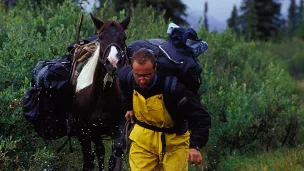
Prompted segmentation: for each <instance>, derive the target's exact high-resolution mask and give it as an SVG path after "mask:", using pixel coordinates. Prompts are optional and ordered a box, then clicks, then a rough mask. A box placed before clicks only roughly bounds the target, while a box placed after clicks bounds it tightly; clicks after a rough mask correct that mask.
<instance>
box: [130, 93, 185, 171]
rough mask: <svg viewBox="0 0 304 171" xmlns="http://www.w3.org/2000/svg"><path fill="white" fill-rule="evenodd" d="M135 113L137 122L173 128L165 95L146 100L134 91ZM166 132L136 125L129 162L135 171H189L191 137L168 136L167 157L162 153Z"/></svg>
mask: <svg viewBox="0 0 304 171" xmlns="http://www.w3.org/2000/svg"><path fill="white" fill-rule="evenodd" d="M133 111H134V115H135V117H136V119H137V120H138V121H140V122H144V123H147V124H149V125H153V126H156V127H159V128H171V127H172V126H173V121H172V119H171V117H170V115H169V113H168V111H167V110H166V108H165V105H164V101H163V95H162V94H158V95H155V96H152V97H149V98H147V99H145V98H144V97H143V96H142V95H141V94H139V93H138V92H137V91H136V90H134V91H133ZM161 135H162V132H156V131H153V130H151V129H147V128H144V127H141V126H139V125H138V124H135V125H134V128H133V130H132V132H131V134H130V136H129V138H130V140H131V141H132V143H131V147H130V154H129V162H130V167H131V170H132V171H152V170H164V171H179V170H188V162H187V161H186V157H187V153H188V150H189V139H190V133H189V131H187V132H186V133H184V134H182V135H176V134H175V133H173V134H167V133H164V137H165V142H166V147H165V148H166V153H165V154H164V155H163V153H162V149H163V147H162V140H161Z"/></svg>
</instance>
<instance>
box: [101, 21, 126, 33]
mask: <svg viewBox="0 0 304 171" xmlns="http://www.w3.org/2000/svg"><path fill="white" fill-rule="evenodd" d="M111 25H114V26H117V27H119V28H120V29H121V30H124V29H123V28H122V26H121V25H120V24H119V23H118V22H116V21H106V22H104V24H103V25H102V26H101V28H100V29H99V31H98V34H100V33H101V32H103V31H104V30H105V29H106V28H108V27H109V26H111Z"/></svg>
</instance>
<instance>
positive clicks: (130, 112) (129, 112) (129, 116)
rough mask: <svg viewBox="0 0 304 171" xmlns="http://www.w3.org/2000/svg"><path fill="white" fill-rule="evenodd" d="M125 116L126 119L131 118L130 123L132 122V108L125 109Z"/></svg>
mask: <svg viewBox="0 0 304 171" xmlns="http://www.w3.org/2000/svg"><path fill="white" fill-rule="evenodd" d="M125 117H126V119H127V120H131V123H132V124H133V123H134V120H133V110H129V111H127V113H126V115H125Z"/></svg>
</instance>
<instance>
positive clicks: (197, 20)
mask: <svg viewBox="0 0 304 171" xmlns="http://www.w3.org/2000/svg"><path fill="white" fill-rule="evenodd" d="M207 17H208V24H209V30H210V31H212V30H216V31H221V30H222V29H225V28H226V27H227V23H226V21H221V20H219V19H217V18H215V17H213V16H211V15H208V14H207ZM203 19H204V14H203V12H199V11H188V17H187V22H188V23H189V24H190V26H191V27H193V28H195V29H197V28H199V27H200V26H201V25H202V23H203Z"/></svg>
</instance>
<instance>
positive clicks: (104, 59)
mask: <svg viewBox="0 0 304 171" xmlns="http://www.w3.org/2000/svg"><path fill="white" fill-rule="evenodd" d="M91 18H92V20H93V22H94V25H95V27H96V29H97V30H98V42H99V44H100V53H99V54H100V58H99V61H100V62H101V63H102V64H103V65H104V66H105V68H106V69H107V72H108V73H109V74H110V75H111V76H113V75H115V73H116V70H117V69H119V68H121V67H122V66H123V65H125V64H126V63H127V60H128V59H127V56H126V39H127V36H126V33H125V30H126V29H127V27H128V25H129V23H130V14H128V15H127V17H126V18H125V19H124V20H123V21H122V22H120V23H119V22H115V21H105V22H103V21H101V20H99V19H97V18H95V17H94V16H93V15H92V14H91Z"/></svg>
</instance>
